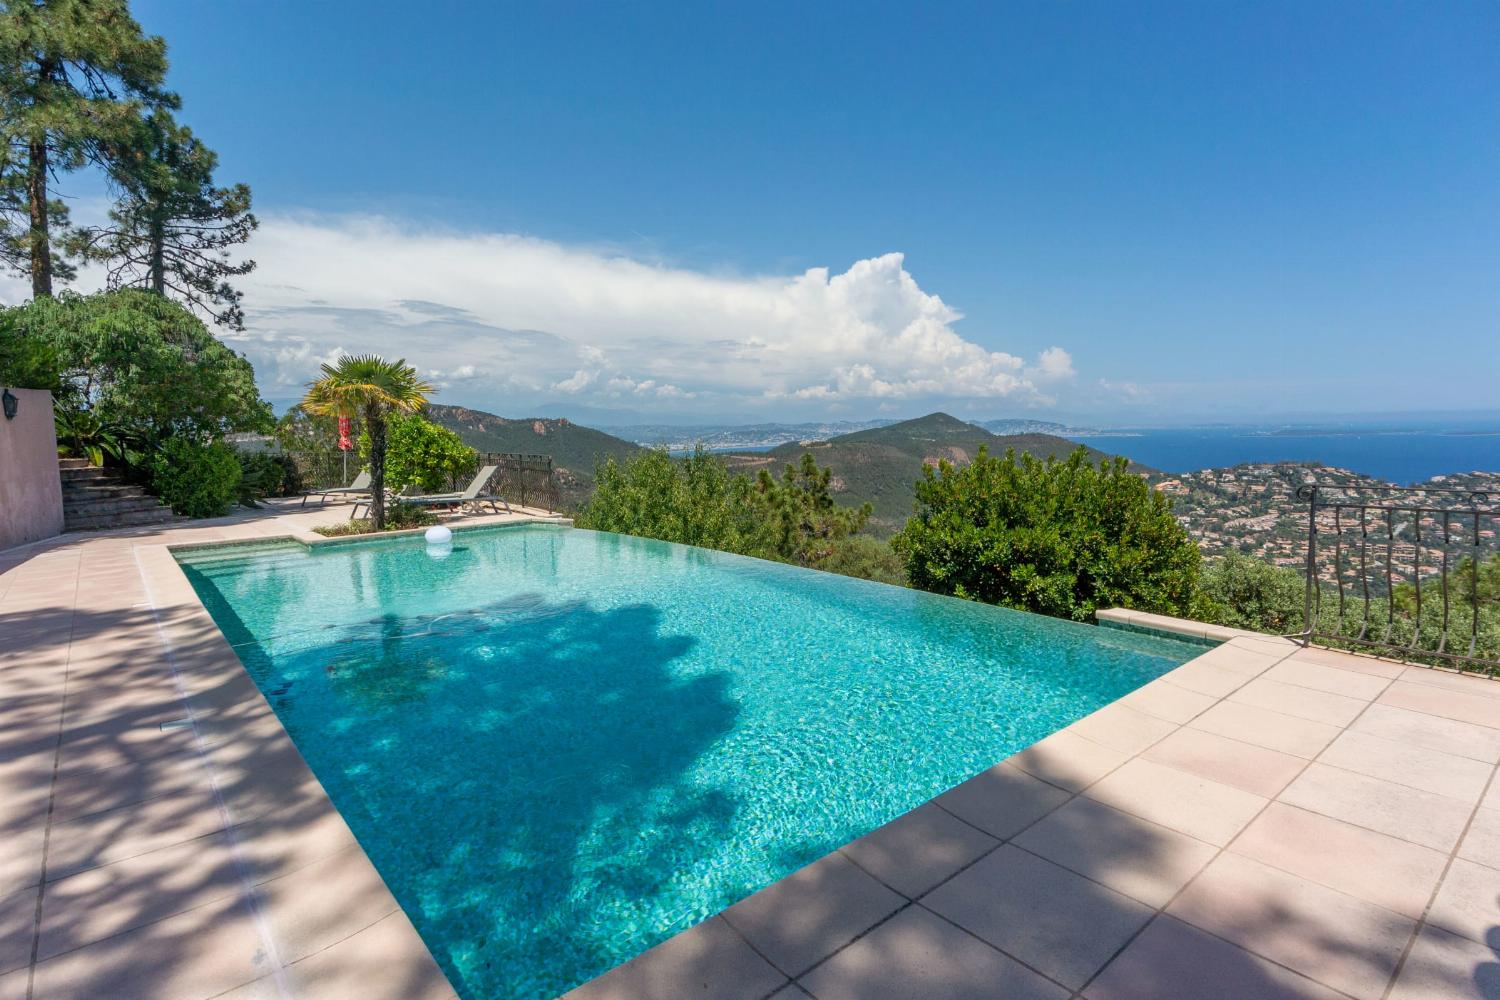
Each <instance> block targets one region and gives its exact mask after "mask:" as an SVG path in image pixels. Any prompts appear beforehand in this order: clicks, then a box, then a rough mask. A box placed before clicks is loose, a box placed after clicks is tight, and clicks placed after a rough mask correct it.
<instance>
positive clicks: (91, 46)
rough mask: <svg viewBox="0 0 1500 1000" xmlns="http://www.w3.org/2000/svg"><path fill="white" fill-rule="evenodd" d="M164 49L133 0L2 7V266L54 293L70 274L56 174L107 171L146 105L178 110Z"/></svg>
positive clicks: (62, 0) (19, 0)
mask: <svg viewBox="0 0 1500 1000" xmlns="http://www.w3.org/2000/svg"><path fill="white" fill-rule="evenodd" d="M166 71H167V57H166V43H165V42H164V41H162V39H161V38H159V37H154V36H147V35H145V34H144V33H143V32H142V31H141V27H140V25H139V24H137V23H136V21H135V19H134V18H133V17H131V15H130V8H129V5H128V4H127V2H126V0H16V2H9V3H5V4H4V5H3V6H0V123H3V124H0V128H3V130H4V140H5V141H4V146H5V153H4V156H3V158H0V260H3V262H4V263H5V264H6V265H7V266H9V267H10V268H11V269H12V270H14V271H16V272H18V273H20V274H23V275H29V276H30V278H31V285H32V294H33V296H35V297H37V298H41V297H45V296H49V295H51V294H52V282H53V278H54V277H57V278H60V279H64V280H66V278H68V277H69V276H70V275H71V273H72V269H71V268H70V267H69V266H68V265H66V264H65V263H64V262H62V261H57V260H54V254H55V251H57V250H58V249H59V243H60V237H61V236H62V235H63V234H62V233H61V231H60V227H61V226H65V225H66V219H65V217H63V216H62V215H61V214H60V213H58V211H57V210H58V202H57V200H56V199H55V198H54V197H53V196H52V195H51V194H50V192H49V183H50V181H51V179H52V177H53V176H54V175H55V174H57V173H61V172H66V171H71V170H77V169H79V168H80V167H82V166H84V165H85V164H87V163H98V164H103V165H106V166H107V165H108V164H109V162H110V159H111V157H112V156H113V155H114V153H115V151H118V150H119V149H122V148H125V147H127V146H128V145H129V144H130V142H131V139H132V137H133V136H134V135H135V134H136V131H137V129H138V126H139V122H140V116H141V114H142V111H143V110H145V109H150V108H156V107H175V106H176V105H177V103H178V101H177V98H176V96H175V95H173V94H171V93H169V92H168V91H166V90H165V89H164V88H163V81H164V79H165V77H166Z"/></svg>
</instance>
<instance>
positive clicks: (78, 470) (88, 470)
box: [57, 459, 119, 485]
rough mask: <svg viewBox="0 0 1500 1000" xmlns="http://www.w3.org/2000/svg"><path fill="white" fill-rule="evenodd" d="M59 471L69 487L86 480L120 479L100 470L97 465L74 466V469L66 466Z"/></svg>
mask: <svg viewBox="0 0 1500 1000" xmlns="http://www.w3.org/2000/svg"><path fill="white" fill-rule="evenodd" d="M63 461H67V459H63ZM57 471H58V474H59V475H61V476H62V481H63V485H67V484H68V483H76V482H82V481H85V480H92V479H117V478H119V477H117V476H113V475H111V474H110V473H109V471H108V470H106V469H101V468H99V467H98V466H97V465H86V466H73V467H69V466H64V467H62V468H59V469H58V470H57Z"/></svg>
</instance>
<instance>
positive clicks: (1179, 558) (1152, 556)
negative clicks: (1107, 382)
mask: <svg viewBox="0 0 1500 1000" xmlns="http://www.w3.org/2000/svg"><path fill="white" fill-rule="evenodd" d="M892 544H893V546H894V547H895V548H896V550H897V551H898V552H900V553H901V554H902V555H903V556H904V557H905V560H906V571H907V576H908V578H909V579H910V581H911V583H912V585H913V586H915V587H920V588H921V589H923V590H930V591H933V592H935V593H940V594H951V595H954V596H957V597H966V598H970V599H973V600H978V601H986V602H988V603H991V604H1003V605H1006V606H1007V607H1013V608H1020V609H1022V610H1026V611H1036V612H1040V613H1041V614H1046V615H1053V616H1055V617H1058V618H1071V619H1074V620H1075V621H1089V620H1091V619H1092V618H1093V616H1094V612H1095V611H1097V610H1098V609H1099V608H1104V607H1126V608H1137V609H1140V610H1144V611H1156V612H1160V613H1164V614H1174V615H1185V614H1191V613H1192V610H1193V606H1194V603H1195V595H1196V593H1197V579H1198V565H1199V555H1198V549H1197V547H1196V546H1194V545H1193V542H1192V540H1191V539H1189V538H1188V536H1187V533H1186V532H1185V531H1184V530H1183V528H1182V526H1181V525H1180V524H1178V523H1177V520H1176V518H1174V517H1173V516H1172V510H1171V506H1170V504H1169V503H1168V501H1167V499H1166V498H1165V497H1163V496H1162V495H1161V494H1159V493H1156V492H1154V491H1152V489H1151V487H1150V486H1149V485H1147V483H1146V481H1145V480H1144V479H1142V478H1141V477H1140V476H1137V475H1135V474H1134V473H1131V472H1130V471H1128V469H1127V466H1126V462H1125V460H1124V459H1108V460H1104V461H1101V462H1100V463H1099V464H1098V465H1097V466H1096V465H1094V464H1092V463H1090V462H1089V461H1088V458H1087V455H1086V453H1085V451H1084V450H1083V449H1082V448H1080V449H1079V450H1078V451H1076V452H1074V453H1073V454H1072V455H1070V456H1068V458H1067V459H1066V460H1063V461H1057V460H1054V459H1048V460H1046V461H1038V460H1037V459H1035V458H1032V457H1031V456H1030V455H1024V454H1023V455H1021V456H1020V457H1019V458H1018V457H1017V456H1016V455H1015V453H1014V452H1007V453H1006V455H1005V457H1004V458H996V457H994V456H992V455H989V454H988V453H987V452H985V451H984V450H983V449H981V450H980V452H979V454H978V455H977V456H976V457H975V459H974V461H973V462H972V463H970V464H969V465H967V466H964V467H962V468H956V467H954V466H953V465H951V464H949V463H948V462H946V461H945V462H941V463H939V466H938V468H937V469H933V468H931V467H926V468H924V470H923V476H922V479H921V481H919V482H918V483H917V500H916V514H915V516H914V517H912V518H911V520H909V521H908V522H907V524H906V526H905V527H904V528H903V529H902V530H901V531H900V532H899V533H898V534H897V535H896V537H895V538H894V539H893V540H892Z"/></svg>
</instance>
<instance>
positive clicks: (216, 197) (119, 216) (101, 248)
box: [77, 108, 258, 329]
mask: <svg viewBox="0 0 1500 1000" xmlns="http://www.w3.org/2000/svg"><path fill="white" fill-rule="evenodd" d="M217 163H218V156H217V155H216V154H215V153H214V151H213V150H211V149H209V148H208V147H207V146H205V145H203V143H202V142H200V141H199V140H198V138H197V137H196V136H194V135H193V133H192V130H191V129H189V128H187V127H186V126H184V125H179V124H178V123H177V121H176V119H174V118H173V117H172V113H171V112H170V111H168V110H166V109H165V108H158V109H157V110H156V111H154V112H153V113H152V114H150V115H149V116H146V117H144V118H142V119H141V120H140V122H139V125H138V127H137V128H136V129H135V130H134V132H133V134H132V135H131V136H130V138H129V139H128V141H126V142H124V143H121V144H120V145H119V146H118V147H117V149H116V152H115V155H114V156H112V157H111V160H110V170H109V173H110V179H111V181H112V182H113V184H114V185H115V187H116V188H117V190H118V191H119V195H120V197H119V200H118V201H117V202H116V204H115V207H114V208H113V209H112V210H111V211H110V213H109V225H107V226H102V227H98V228H95V229H91V230H88V231H87V232H86V233H83V234H81V235H80V237H79V239H78V241H77V245H78V246H79V248H80V252H81V254H82V256H83V257H84V258H85V259H89V260H97V261H101V262H103V263H104V265H105V267H106V269H107V273H108V276H109V285H110V287H111V288H144V289H146V290H147V291H151V292H155V293H156V294H158V295H171V296H172V297H173V298H175V299H177V300H178V301H180V302H183V303H185V304H186V305H188V307H189V308H191V309H193V310H195V311H197V312H199V313H200V314H202V315H204V316H206V317H208V318H211V319H212V320H213V321H214V322H216V323H220V324H223V325H225V326H228V327H230V328H232V329H243V328H244V325H245V322H244V321H245V316H244V310H243V309H241V308H240V292H239V291H237V290H236V289H235V288H234V287H233V286H232V285H231V284H230V283H229V281H228V279H229V278H232V277H238V276H240V275H244V274H248V273H250V271H252V270H253V269H254V268H255V261H253V260H239V261H236V260H234V259H233V257H232V256H231V253H230V251H231V249H232V248H234V247H236V246H238V245H240V244H243V243H244V242H246V241H247V240H248V239H249V238H250V235H251V233H253V232H254V231H255V228H256V226H257V225H258V223H257V221H256V218H255V216H254V215H252V214H251V213H250V188H249V187H247V186H246V185H244V184H236V185H234V186H233V187H227V188H225V187H216V186H214V181H213V172H214V167H215V166H216V165H217Z"/></svg>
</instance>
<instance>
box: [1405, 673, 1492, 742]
mask: <svg viewBox="0 0 1500 1000" xmlns="http://www.w3.org/2000/svg"><path fill="white" fill-rule="evenodd" d="M1380 703H1381V704H1382V705H1390V706H1392V707H1394V708H1404V709H1406V710H1407V711H1411V712H1423V713H1425V714H1427V715H1436V716H1438V717H1439V718H1443V719H1453V720H1454V721H1456V722H1467V723H1469V724H1470V725H1474V726H1487V727H1489V728H1490V729H1497V730H1500V699H1495V698H1490V697H1486V696H1483V695H1477V694H1469V693H1468V692H1465V691H1452V690H1448V689H1446V688H1437V687H1433V686H1431V685H1430V684H1412V683H1410V682H1409V681H1402V680H1398V681H1396V682H1395V683H1394V684H1392V685H1391V686H1390V687H1389V688H1388V689H1387V690H1386V692H1385V693H1384V694H1382V695H1381V696H1380Z"/></svg>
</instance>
